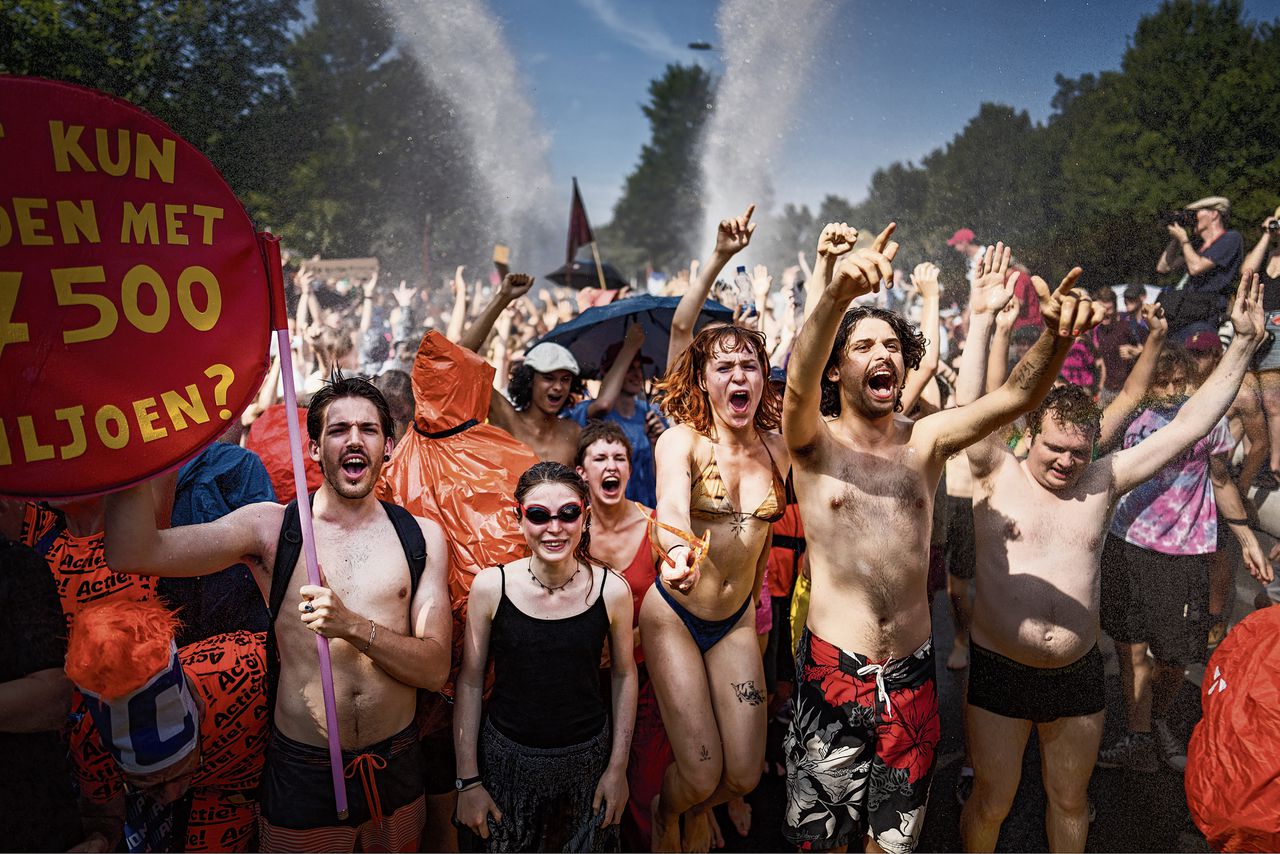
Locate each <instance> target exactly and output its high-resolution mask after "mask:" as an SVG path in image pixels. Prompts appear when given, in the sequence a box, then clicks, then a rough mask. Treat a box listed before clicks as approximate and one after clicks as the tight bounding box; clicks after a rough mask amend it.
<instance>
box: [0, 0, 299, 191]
mask: <svg viewBox="0 0 1280 854" xmlns="http://www.w3.org/2000/svg"><path fill="white" fill-rule="evenodd" d="M298 15H299V11H298V2H297V0H7V2H5V3H4V4H0V71H4V72H9V73H12V74H26V75H33V76H38V77H47V78H50V79H54V80H65V81H68V82H71V83H79V84H81V85H83V86H89V87H92V88H94V89H100V90H102V91H104V92H108V93H110V94H112V95H116V96H118V97H121V98H125V99H127V100H129V101H132V102H133V103H135V104H137V105H138V106H140V107H142V108H143V109H145V110H147V111H149V112H151V113H152V114H154V115H155V116H157V117H158V118H160V119H161V120H163V121H164V122H166V123H167V124H168V125H169V126H170V127H172V128H173V129H174V131H176V132H177V133H178V134H180V135H181V136H182V137H183V138H185V139H187V140H189V141H190V142H192V143H193V144H194V145H195V146H196V147H197V148H199V149H200V150H201V151H203V152H204V153H205V154H206V155H207V156H208V157H209V158H210V159H211V160H212V161H213V162H214V163H215V164H216V165H217V166H218V167H219V168H220V169H221V170H222V172H223V174H224V175H225V176H226V178H227V180H228V182H229V183H230V184H231V186H232V188H233V189H235V190H236V191H237V192H240V193H243V192H245V191H247V190H248V189H250V188H252V187H255V186H258V185H259V184H261V183H262V182H263V181H264V180H265V176H267V175H269V174H270V173H271V172H272V171H274V170H275V169H276V168H277V167H278V165H279V164H278V162H277V161H276V160H275V159H274V157H273V154H274V153H275V152H273V151H272V150H271V149H270V148H263V147H262V145H261V144H262V143H263V142H264V141H265V140H266V139H267V136H268V134H269V133H270V122H269V121H266V120H265V119H267V117H268V116H270V115H271V114H273V113H275V112H277V111H278V109H279V105H280V103H281V99H282V98H283V97H284V92H285V87H286V80H285V75H284V72H283V69H282V63H283V60H284V56H285V49H286V46H287V45H288V43H289V30H290V27H291V26H292V25H293V24H294V23H295V22H296V20H297V19H298Z"/></svg>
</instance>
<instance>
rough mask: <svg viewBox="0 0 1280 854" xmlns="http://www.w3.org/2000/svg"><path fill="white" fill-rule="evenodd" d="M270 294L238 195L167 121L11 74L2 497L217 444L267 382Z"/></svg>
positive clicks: (103, 477) (0, 355)
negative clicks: (263, 382)
mask: <svg viewBox="0 0 1280 854" xmlns="http://www.w3.org/2000/svg"><path fill="white" fill-rule="evenodd" d="M269 287H270V286H269V282H268V277H267V273H266V269H265V267H264V263H263V259H262V255H261V253H260V251H259V248H258V243H257V239H256V235H255V233H254V229H253V226H252V224H251V223H250V221H249V217H248V215H247V214H245V212H244V209H243V208H242V207H241V206H240V203H239V202H238V201H237V200H236V197H235V195H234V194H233V193H232V192H231V188H230V187H228V186H227V184H226V182H225V181H223V179H222V176H221V175H219V174H218V172H217V170H216V169H214V167H213V165H212V164H211V163H209V161H208V160H206V159H205V157H204V156H203V155H202V154H200V152H198V151H197V150H196V149H195V148H193V147H192V146H191V145H190V144H188V143H187V142H185V141H184V140H182V139H181V138H180V137H178V136H177V135H176V134H175V133H174V132H173V131H171V130H170V129H169V128H168V127H166V126H165V125H164V124H163V123H162V122H160V121H159V120H157V119H155V118H153V117H152V116H149V115H147V114H146V113H143V112H142V111H141V110H139V109H137V108H136V107H133V106H132V105H130V104H127V103H125V102H124V101H120V100H117V99H115V98H111V97H108V96H106V95H103V94H102V93H100V92H94V91H92V90H89V89H83V88H81V87H78V86H72V85H69V84H64V83H55V82H52V81H48V80H39V79H34V78H20V77H0V376H2V377H4V380H3V383H0V388H2V390H0V495H11V496H20V497H74V496H82V495H91V494H95V493H101V492H105V491H108V490H111V489H114V488H116V487H119V486H124V485H126V484H129V483H134V482H137V481H139V480H142V479H145V478H147V477H150V476H152V475H155V474H158V473H160V472H162V471H164V470H166V469H168V468H170V467H172V466H173V465H175V464H178V463H180V462H182V461H183V460H185V459H187V458H188V457H190V456H192V455H194V454H195V453H196V452H198V451H199V450H200V449H201V448H203V447H204V446H205V445H207V444H209V443H210V442H211V441H213V440H214V439H215V438H216V437H217V436H218V435H220V434H221V433H222V432H223V431H224V430H225V429H226V428H227V426H228V423H229V422H230V420H231V419H232V418H233V417H235V415H236V414H237V413H239V412H240V411H241V410H242V409H243V408H244V407H245V405H246V404H247V403H248V402H249V400H250V399H251V398H252V397H253V396H254V395H255V394H256V393H257V390H258V387H259V386H260V385H261V383H262V378H263V375H264V374H265V372H266V366H267V339H268V334H269V331H270V325H271V324H270V318H269V309H268V306H269V302H270V290H269Z"/></svg>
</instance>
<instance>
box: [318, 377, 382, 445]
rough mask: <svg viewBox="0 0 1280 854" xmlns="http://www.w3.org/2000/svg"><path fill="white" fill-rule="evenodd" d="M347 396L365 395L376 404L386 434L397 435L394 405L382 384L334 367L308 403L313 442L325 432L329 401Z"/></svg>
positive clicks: (374, 405)
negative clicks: (393, 415) (349, 374)
mask: <svg viewBox="0 0 1280 854" xmlns="http://www.w3.org/2000/svg"><path fill="white" fill-rule="evenodd" d="M344 397H362V398H364V399H365V400H367V401H369V402H370V403H372V404H373V408H374V409H376V410H378V423H379V424H380V425H381V426H382V435H383V437H384V438H387V439H394V438H395V435H396V424H395V421H394V420H393V419H392V418H391V407H390V406H388V405H387V399H386V398H385V397H383V396H382V392H380V391H378V387H377V386H375V385H374V384H373V383H371V382H369V381H368V380H367V379H365V378H364V377H349V376H346V375H345V374H343V373H342V371H340V370H338V369H337V368H334V370H333V373H332V374H330V375H329V379H327V380H325V383H324V385H323V386H321V387H320V390H319V391H317V392H316V393H315V394H313V395H311V402H310V403H309V404H308V405H307V435H308V436H310V437H311V441H313V442H319V441H320V434H321V432H323V431H324V416H325V411H326V410H328V408H329V404H331V403H333V402H334V401H335V400H339V399H341V398H344Z"/></svg>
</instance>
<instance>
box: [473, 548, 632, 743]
mask: <svg viewBox="0 0 1280 854" xmlns="http://www.w3.org/2000/svg"><path fill="white" fill-rule="evenodd" d="M499 571H500V572H501V573H502V598H501V599H500V600H499V601H498V610H497V611H495V612H494V615H493V625H492V628H491V629H490V634H489V655H490V657H491V658H492V659H493V673H494V681H493V694H492V695H491V696H490V697H489V709H488V713H489V721H490V723H492V724H493V725H494V727H496V728H497V729H498V731H499V732H501V733H502V734H503V735H505V736H506V737H507V738H509V739H511V740H512V741H514V742H516V743H517V744H523V745H524V746H526V747H535V748H552V747H567V746H569V745H572V744H581V743H582V742H584V741H589V740H591V739H592V738H593V737H595V736H596V735H597V734H599V732H600V730H601V729H602V728H603V727H604V723H605V719H606V715H605V705H604V697H603V696H601V693H600V654H601V652H602V651H603V649H604V639H605V637H606V636H607V635H608V633H609V612H608V610H607V609H606V607H605V603H604V585H605V583H606V582H607V581H608V578H609V573H608V572H605V573H604V574H603V575H604V577H603V578H602V579H601V581H600V584H599V585H597V586H598V587H599V588H600V589H599V590H598V591H597V592H596V600H595V602H593V603H592V604H591V605H589V606H588V607H587V609H586V610H585V611H582V612H581V613H579V614H574V615H573V616H572V617H564V618H562V619H559V620H541V619H538V618H537V617H530V616H529V615H528V614H526V613H524V612H523V611H521V610H520V609H519V608H517V607H516V606H515V603H514V602H512V601H511V600H510V599H508V598H507V572H506V567H500V568H499ZM591 571H592V573H593V574H594V572H595V569H594V568H591Z"/></svg>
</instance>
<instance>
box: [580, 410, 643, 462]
mask: <svg viewBox="0 0 1280 854" xmlns="http://www.w3.org/2000/svg"><path fill="white" fill-rule="evenodd" d="M596 442H617V443H618V444H619V445H621V446H622V447H623V448H625V449H626V451H627V462H628V463H630V462H631V455H632V453H633V452H632V448H631V440H630V439H628V438H627V434H626V433H624V432H623V430H622V427H621V426H620V425H619V424H618V422H616V421H606V420H604V419H600V418H593V419H592V420H590V421H588V422H587V426H586V427H583V428H582V432H581V433H579V434H578V452H577V453H576V454H574V456H573V464H574V465H576V466H580V465H582V461H583V460H584V459H586V458H587V449H588V448H590V447H591V446H592V445H594V444H595V443H596Z"/></svg>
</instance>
